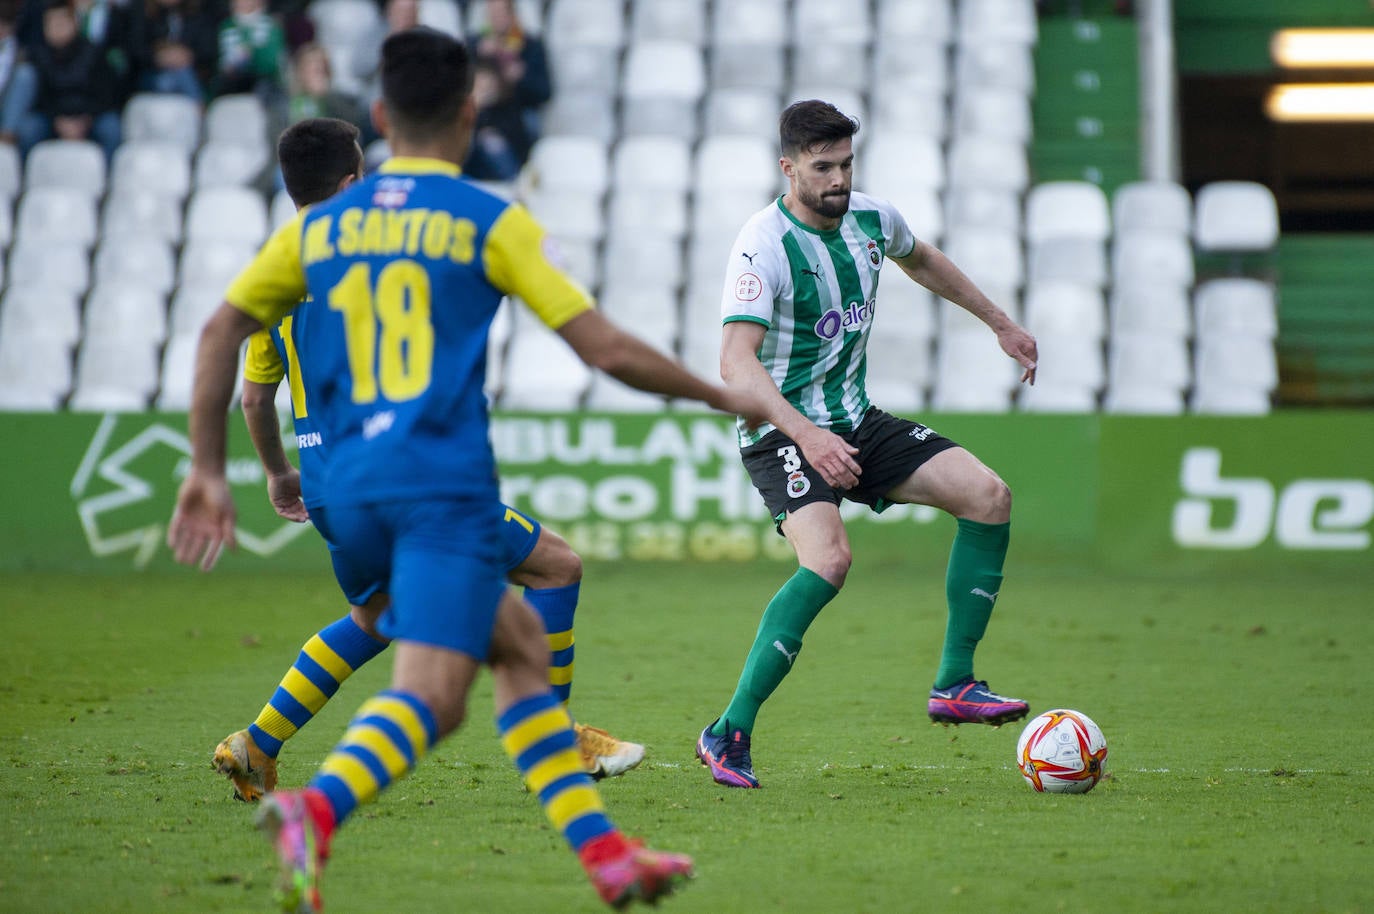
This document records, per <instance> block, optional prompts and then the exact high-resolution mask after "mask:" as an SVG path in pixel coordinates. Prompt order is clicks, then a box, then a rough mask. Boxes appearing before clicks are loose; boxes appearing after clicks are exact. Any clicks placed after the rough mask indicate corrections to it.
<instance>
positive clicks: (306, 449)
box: [211, 118, 644, 802]
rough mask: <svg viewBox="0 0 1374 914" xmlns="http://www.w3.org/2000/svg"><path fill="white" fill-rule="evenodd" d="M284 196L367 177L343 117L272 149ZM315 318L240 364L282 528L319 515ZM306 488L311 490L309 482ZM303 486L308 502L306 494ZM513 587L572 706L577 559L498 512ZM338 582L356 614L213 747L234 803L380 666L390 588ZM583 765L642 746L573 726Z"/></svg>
mask: <svg viewBox="0 0 1374 914" xmlns="http://www.w3.org/2000/svg"><path fill="white" fill-rule="evenodd" d="M277 161H278V163H279V164H280V165H281V169H282V176H283V177H284V179H285V183H286V190H287V192H288V193H289V194H290V195H291V199H292V200H293V201H294V202H295V204H296V206H297V207H304V206H309V205H313V204H315V203H319V202H320V201H322V200H326V199H328V198H329V197H332V196H333V195H334V194H335V193H336V192H338V191H340V190H342V189H343V188H345V187H347V186H348V185H349V184H352V183H353V182H354V181H356V180H358V179H360V178H361V177H362V163H363V153H362V149H361V148H360V147H359V145H358V128H357V127H355V126H353V125H352V124H350V123H348V122H347V121H342V120H338V119H336V118H307V119H305V120H302V121H298V122H296V123H295V124H292V125H291V126H290V127H288V128H287V129H286V130H285V131H283V132H282V135H281V138H280V139H279V140H278V142H277ZM308 320H309V315H303V316H300V317H298V316H297V315H296V313H295V312H294V311H293V312H292V313H291V314H289V315H287V316H286V317H284V318H282V320H281V322H280V323H278V324H277V325H276V326H275V327H273V328H272V329H271V330H261V331H259V332H257V333H255V334H253V335H252V336H251V337H250V338H249V340H248V353H247V358H246V360H245V365H244V382H243V415H244V419H245V420H246V421H247V424H248V430H249V434H250V436H251V438H252V440H253V445H254V447H255V448H256V449H257V452H258V456H259V458H260V459H261V460H262V465H263V468H264V470H265V471H266V473H267V490H268V497H269V499H270V500H271V502H272V506H273V508H274V509H275V510H276V511H277V513H278V514H280V515H281V516H282V517H284V518H286V519H287V520H292V521H296V522H298V523H301V522H304V521H306V520H308V519H309V516H310V515H309V512H310V510H311V509H318V508H319V507H320V506H321V505H322V504H323V500H322V494H321V492H320V491H319V485H318V480H319V479H320V478H321V477H322V475H323V473H324V465H325V464H324V461H325V455H326V453H327V447H326V445H325V442H324V439H323V436H322V435H321V434H320V433H319V431H318V430H317V429H316V428H315V424H314V420H313V419H312V418H311V415H310V410H309V406H308V404H307V403H306V401H305V390H304V386H303V384H302V381H301V374H300V366H299V359H298V358H297V357H296V354H295V352H296V336H295V332H294V331H298V330H300V329H302V328H303V326H304V324H305V323H306V322H307V321H308ZM283 380H286V381H287V387H288V389H289V391H290V394H291V408H292V417H293V422H294V424H295V432H296V440H297V453H298V459H299V460H300V464H301V466H300V470H297V469H296V467H294V466H292V464H291V462H290V460H288V459H287V456H286V451H285V449H284V448H283V447H282V440H281V434H280V431H279V428H278V420H277V407H276V394H277V388H278V386H279V385H280V384H281V382H282V381H283ZM303 479H304V483H303V482H302V480H303ZM303 486H304V492H303V491H302V489H303ZM501 531H502V534H503V537H504V539H505V542H506V547H507V559H506V568H507V569H508V571H507V578H508V579H509V580H510V582H511V583H512V584H514V585H516V586H518V587H523V588H524V595H525V600H526V602H528V603H529V604H530V606H531V607H533V608H534V610H535V611H536V612H537V613H539V617H540V619H541V620H542V621H543V623H544V629H545V631H546V632H547V637H548V640H549V651H550V657H549V682H550V684H551V685H552V686H553V690H554V693H555V694H556V695H557V696H558V698H559V699H560V700H561V701H562V702H563V704H564V705H567V704H568V700H569V697H570V695H571V692H572V679H573V659H574V643H573V618H574V614H575V612H576V609H577V597H578V593H579V590H580V587H581V581H582V559H581V558H580V557H579V556H578V555H577V553H576V552H574V551H573V549H572V547H571V546H569V545H568V543H567V541H566V540H564V539H563V538H562V537H560V536H559V535H558V534H556V533H554V532H552V531H550V530H547V529H545V528H544V527H543V526H542V525H541V524H540V523H539V522H538V521H536V520H534V519H533V518H530V517H528V516H526V515H524V514H522V513H521V512H519V511H516V510H515V509H514V508H510V507H506V508H505V510H504V511H503V512H502V524H501ZM328 545H329V549H330V557H331V559H332V560H333V561H334V572H335V577H336V578H337V580H338V582H339V586H340V587H341V588H342V589H343V591H344V594H345V596H346V597H348V599H349V602H350V604H351V605H350V608H349V611H348V613H347V614H345V615H344V616H343V617H342V618H339V619H337V620H335V621H334V622H332V623H330V624H329V625H327V626H325V627H324V628H322V629H321V630H320V631H318V632H317V633H315V634H314V635H313V636H312V637H311V638H310V639H309V640H308V641H307V642H306V643H305V645H304V646H302V647H301V650H300V652H299V654H298V655H297V657H296V661H295V663H293V664H292V665H291V669H290V670H288V671H287V673H286V675H285V676H284V677H283V678H282V680H281V682H280V683H279V684H278V685H277V688H276V690H275V691H274V692H273V693H272V696H271V698H270V699H269V700H268V701H267V703H266V704H265V705H264V706H263V708H262V710H261V711H260V712H259V713H258V716H257V719H256V720H254V721H253V723H252V724H250V725H249V726H248V727H247V728H246V729H243V730H239V731H237V732H234V733H231V734H230V735H229V736H227V737H225V738H224V739H223V740H222V741H221V742H220V744H219V745H218V746H217V747H216V748H215V752H214V756H213V758H212V760H211V764H212V766H213V767H214V769H215V770H216V771H218V772H219V773H220V774H223V775H226V776H227V777H228V778H229V779H230V781H231V782H232V783H233V785H234V796H235V798H237V799H240V800H247V801H250V802H251V801H256V800H258V799H260V798H261V797H262V794H263V793H264V792H266V791H270V790H273V789H275V787H276V784H277V756H278V755H279V754H280V752H281V748H282V744H283V743H284V742H285V741H286V740H288V739H290V738H291V737H292V736H294V735H295V734H296V732H297V731H298V730H300V728H301V727H303V726H305V725H306V724H307V723H309V721H310V720H311V719H312V718H313V717H314V716H315V715H316V714H318V713H319V712H320V710H321V709H322V708H323V707H324V705H325V703H326V702H328V701H329V699H330V698H331V697H333V695H334V693H335V692H336V691H337V690H338V688H339V686H340V685H341V684H342V683H343V681H344V680H345V679H347V678H348V677H349V676H351V675H352V674H353V673H354V672H355V671H356V670H357V669H358V668H359V667H360V666H362V665H363V664H364V663H367V661H369V660H371V659H372V658H373V657H375V656H377V654H379V653H380V652H381V651H382V650H383V649H384V648H385V646H386V643H387V642H386V640H385V639H384V638H383V637H382V636H381V635H380V634H379V633H378V632H377V629H376V623H377V619H378V617H379V616H380V615H381V613H382V611H383V610H384V609H385V608H386V605H387V602H388V598H387V596H386V586H385V582H377V581H369V580H366V579H360V578H359V576H358V575H357V574H356V572H355V571H354V570H353V569H352V568H350V567H349V566H348V565H347V563H346V562H345V560H344V558H343V556H342V555H341V553H340V552H339V551H338V550H337V549H336V548H335V547H334V546H333V544H332V543H331V544H328ZM573 727H574V729H575V730H576V732H577V744H578V750H579V751H580V752H581V754H582V762H583V764H584V765H585V766H586V768H587V771H588V773H590V774H591V775H592V777H593V778H598V779H599V778H602V777H613V776H616V775H619V774H623V773H625V772H626V771H628V770H629V769H631V768H633V767H635V766H636V765H638V764H639V763H640V762H641V761H642V760H643V758H644V747H643V746H641V745H639V744H638V743H631V742H626V741H624V740H618V739H616V738H615V737H613V736H611V735H610V734H609V733H607V732H606V731H605V730H602V729H599V728H597V727H589V726H586V725H584V724H580V723H574V724H573Z"/></svg>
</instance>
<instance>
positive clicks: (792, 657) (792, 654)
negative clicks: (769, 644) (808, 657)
mask: <svg viewBox="0 0 1374 914" xmlns="http://www.w3.org/2000/svg"><path fill="white" fill-rule="evenodd" d="M773 646H774V647H775V648H777V649H778V650H779V651H781V652H782V655H783V656H784V657H786V658H787V665H788V666H789V667H791V666H792V664H793V663H795V662H796V661H797V655H798V654H800V653H801V648H797V649H796V650H795V651H789V650H788V649H787V648H786V647H784V646H783V643H782V642H781V641H774V642H773Z"/></svg>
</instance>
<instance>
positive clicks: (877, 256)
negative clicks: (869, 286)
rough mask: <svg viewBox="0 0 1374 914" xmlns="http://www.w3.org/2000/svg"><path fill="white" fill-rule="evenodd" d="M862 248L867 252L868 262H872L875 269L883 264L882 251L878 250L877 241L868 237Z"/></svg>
mask: <svg viewBox="0 0 1374 914" xmlns="http://www.w3.org/2000/svg"><path fill="white" fill-rule="evenodd" d="M864 250H866V251H867V252H868V262H869V263H871V264H873V266H874V268H875V269H876V268H878V267H881V266H882V265H883V252H882V251H880V250H878V242H876V241H874V240H872V239H869V242H868V244H866V245H864Z"/></svg>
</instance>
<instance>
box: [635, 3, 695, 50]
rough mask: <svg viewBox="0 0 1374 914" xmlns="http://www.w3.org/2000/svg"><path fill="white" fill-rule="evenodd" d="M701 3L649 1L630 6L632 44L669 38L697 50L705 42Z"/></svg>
mask: <svg viewBox="0 0 1374 914" xmlns="http://www.w3.org/2000/svg"><path fill="white" fill-rule="evenodd" d="M706 8H707V4H706V2H705V0H653V2H652V3H634V4H631V11H630V37H631V38H633V39H634V40H635V41H645V40H658V39H660V38H671V39H675V40H677V41H688V42H691V43H692V44H694V45H696V46H698V47H701V46H702V45H703V44H704V43H705V41H706V24H707V15H706V12H707V9H706Z"/></svg>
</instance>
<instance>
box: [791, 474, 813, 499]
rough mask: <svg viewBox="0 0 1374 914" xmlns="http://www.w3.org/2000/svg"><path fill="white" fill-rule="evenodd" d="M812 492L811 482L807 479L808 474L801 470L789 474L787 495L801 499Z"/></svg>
mask: <svg viewBox="0 0 1374 914" xmlns="http://www.w3.org/2000/svg"><path fill="white" fill-rule="evenodd" d="M810 491H811V480H809V479H807V478H806V474H805V473H803V472H802V471H801V470H793V471H792V472H791V473H788V474H787V495H788V497H790V498H801V497H802V496H803V495H805V494H806V493H807V492H810Z"/></svg>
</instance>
